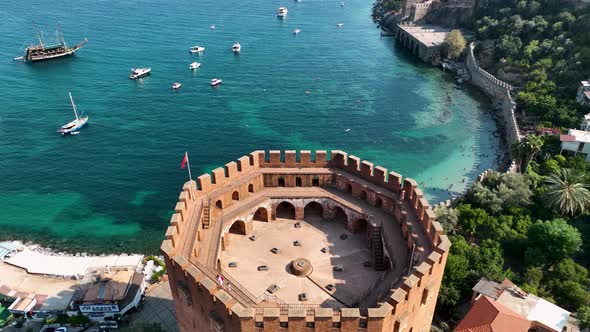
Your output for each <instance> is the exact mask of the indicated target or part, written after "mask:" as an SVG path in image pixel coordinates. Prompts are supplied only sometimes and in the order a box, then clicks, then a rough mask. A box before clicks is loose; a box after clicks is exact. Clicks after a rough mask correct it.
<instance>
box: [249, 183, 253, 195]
mask: <svg viewBox="0 0 590 332" xmlns="http://www.w3.org/2000/svg"><path fill="white" fill-rule="evenodd" d="M248 192H249V193H253V192H254V185H253V184H252V183H250V184H249V185H248Z"/></svg>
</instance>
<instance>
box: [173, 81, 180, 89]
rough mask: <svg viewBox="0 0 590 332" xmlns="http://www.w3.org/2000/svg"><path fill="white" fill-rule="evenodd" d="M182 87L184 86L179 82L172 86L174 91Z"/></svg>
mask: <svg viewBox="0 0 590 332" xmlns="http://www.w3.org/2000/svg"><path fill="white" fill-rule="evenodd" d="M181 86H182V84H180V83H178V82H174V84H172V89H174V90H177V89H180V87H181Z"/></svg>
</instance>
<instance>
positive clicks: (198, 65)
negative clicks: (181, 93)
mask: <svg viewBox="0 0 590 332" xmlns="http://www.w3.org/2000/svg"><path fill="white" fill-rule="evenodd" d="M199 67H201V64H200V63H199V62H193V63H191V64H190V69H192V70H194V69H197V68H199Z"/></svg>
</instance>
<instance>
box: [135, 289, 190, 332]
mask: <svg viewBox="0 0 590 332" xmlns="http://www.w3.org/2000/svg"><path fill="white" fill-rule="evenodd" d="M130 320H131V322H135V321H141V322H149V323H160V325H161V326H162V328H163V329H164V330H166V331H167V332H178V331H179V329H178V323H177V321H176V312H175V309H174V302H173V301H172V293H171V291H170V284H169V283H168V282H167V281H165V282H161V283H159V284H156V285H153V286H151V287H149V289H148V291H147V293H146V298H145V303H144V305H143V308H142V309H141V310H140V311H139V312H136V313H133V314H132V316H131V317H130Z"/></svg>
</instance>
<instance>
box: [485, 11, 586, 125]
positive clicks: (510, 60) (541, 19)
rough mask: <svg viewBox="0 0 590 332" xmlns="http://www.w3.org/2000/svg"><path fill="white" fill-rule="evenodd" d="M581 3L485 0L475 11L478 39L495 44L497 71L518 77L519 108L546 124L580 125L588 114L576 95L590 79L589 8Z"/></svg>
mask: <svg viewBox="0 0 590 332" xmlns="http://www.w3.org/2000/svg"><path fill="white" fill-rule="evenodd" d="M576 5H579V3H576V2H568V1H557V0H480V1H478V6H477V9H476V14H475V19H476V21H475V26H474V30H475V32H476V37H477V39H478V40H495V42H496V44H495V45H496V47H495V48H494V57H495V61H494V63H496V64H497V68H495V69H497V70H499V69H502V70H503V71H504V72H511V73H516V74H517V76H518V77H519V78H520V79H519V81H520V82H517V85H518V86H519V87H520V88H522V89H521V91H520V92H519V93H518V96H517V101H518V106H519V108H520V109H521V110H523V111H525V113H526V114H527V115H533V116H538V117H539V118H540V119H541V120H543V121H544V122H545V125H546V126H556V127H567V128H572V127H576V126H577V125H578V123H579V120H580V115H581V114H583V112H584V110H582V109H581V107H579V106H578V105H577V104H576V103H575V94H576V89H577V86H578V84H579V81H580V80H583V79H588V78H589V77H590V31H589V27H590V7H582V8H580V7H578V8H576ZM580 6H581V5H580ZM492 71H493V70H492ZM586 113H587V111H586Z"/></svg>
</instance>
